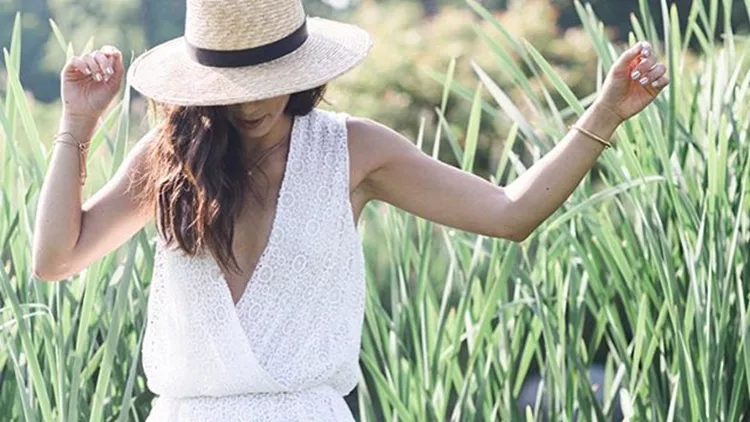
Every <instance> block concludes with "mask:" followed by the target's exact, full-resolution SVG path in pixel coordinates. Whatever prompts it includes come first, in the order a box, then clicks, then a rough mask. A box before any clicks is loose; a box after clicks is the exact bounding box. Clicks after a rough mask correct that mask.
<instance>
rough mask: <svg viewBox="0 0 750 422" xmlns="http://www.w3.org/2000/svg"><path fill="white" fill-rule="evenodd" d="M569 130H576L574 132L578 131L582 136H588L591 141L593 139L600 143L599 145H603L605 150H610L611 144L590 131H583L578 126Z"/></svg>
mask: <svg viewBox="0 0 750 422" xmlns="http://www.w3.org/2000/svg"><path fill="white" fill-rule="evenodd" d="M570 128H571V129H576V130H578V131H580V132H581V133H583V134H584V135H586V136H588V137H589V138H592V139H594V140H596V141H598V142H600V143H601V144H603V145H604V146H605V147H606V148H612V144H611V143H609V142H608V141H607V140H606V139H604V138H602V137H601V136H599V135H597V134H595V133H593V132H591V131H590V130H588V129H584V128H582V127H580V126H578V125H572V126H570Z"/></svg>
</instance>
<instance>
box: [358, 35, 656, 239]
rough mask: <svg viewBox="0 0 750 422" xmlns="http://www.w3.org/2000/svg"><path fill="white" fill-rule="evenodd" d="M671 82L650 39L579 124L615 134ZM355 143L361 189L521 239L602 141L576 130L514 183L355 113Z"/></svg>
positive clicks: (454, 223)
mask: <svg viewBox="0 0 750 422" xmlns="http://www.w3.org/2000/svg"><path fill="white" fill-rule="evenodd" d="M668 84H669V80H668V78H667V76H666V68H665V67H664V65H663V64H661V63H658V61H657V60H656V58H655V57H654V54H653V50H652V48H651V46H650V45H649V44H648V43H638V44H636V45H635V46H633V47H631V48H630V49H628V50H627V51H625V52H624V53H623V54H622V55H621V56H620V57H619V58H618V60H617V61H616V62H615V64H614V65H613V66H612V69H611V70H610V72H609V74H608V76H607V79H606V80H605V83H604V85H603V87H602V89H601V91H600V93H599V95H598V98H597V100H596V102H595V103H594V104H593V105H592V106H591V107H589V109H588V110H586V112H585V113H584V114H583V115H582V116H581V117H580V118H579V120H578V121H577V123H576V125H577V126H578V127H581V128H583V129H584V131H586V132H590V133H591V134H593V135H595V136H599V137H601V138H603V139H605V140H607V139H609V138H610V137H611V136H612V134H613V133H614V131H615V130H616V129H617V127H618V126H619V125H620V124H621V123H622V122H623V121H624V120H626V119H628V118H630V117H632V116H633V115H635V114H637V113H638V112H640V111H641V110H642V109H644V108H645V107H646V106H647V105H648V104H650V103H651V102H652V101H653V100H654V98H655V97H656V95H658V94H659V92H661V90H663V89H664V87H666V86H667V85H668ZM348 128H349V138H350V142H352V143H353V145H354V146H355V148H357V150H358V151H359V152H360V154H361V155H360V156H363V157H366V158H365V160H366V161H367V162H366V163H364V166H365V168H367V169H368V170H367V175H366V176H365V177H364V179H363V181H362V183H361V185H360V190H361V191H362V192H364V194H365V197H366V199H367V200H369V199H377V200H381V201H384V202H387V203H389V204H391V205H394V206H396V207H398V208H401V209H403V210H405V211H407V212H410V213H412V214H414V215H418V216H420V217H422V218H425V219H427V220H431V221H434V222H436V223H439V224H444V225H446V226H450V227H455V228H457V229H461V230H466V231H470V232H473V233H479V234H482V235H486V236H492V237H501V238H506V239H510V240H513V241H517V242H520V241H523V240H524V239H526V238H527V237H528V236H529V235H530V234H531V233H532V232H533V231H534V229H536V228H537V227H538V226H539V225H540V224H541V223H542V222H543V221H544V220H545V219H547V217H549V216H550V215H551V214H552V213H553V212H554V211H555V210H556V209H558V208H559V207H560V206H561V205H562V204H563V202H564V201H565V200H566V199H567V198H568V197H569V196H570V194H571V193H572V192H573V190H574V189H575V188H576V186H577V185H578V183H579V182H580V181H581V179H583V177H584V176H585V175H586V173H587V172H588V171H589V170H590V169H591V167H592V166H593V165H594V164H595V162H596V160H597V158H598V157H599V155H600V154H601V152H602V151H603V149H604V144H603V143H601V142H599V141H597V140H595V139H594V138H593V137H591V136H590V134H586V133H584V131H579V130H571V131H570V132H568V133H567V134H566V135H565V137H563V139H562V140H561V141H560V142H559V143H558V144H557V145H556V146H555V147H554V148H553V149H552V151H550V152H549V153H548V154H546V155H545V156H544V157H543V158H542V159H541V160H539V161H538V162H537V163H535V164H534V165H533V166H531V167H530V168H529V169H528V170H527V171H526V172H524V173H523V174H521V175H520V176H519V177H518V178H517V179H516V180H514V181H513V182H512V183H511V184H509V185H508V186H505V187H502V186H496V185H494V184H492V183H490V182H489V181H487V180H484V179H482V178H481V177H479V176H476V175H474V174H471V173H468V172H465V171H462V170H460V169H458V168H455V167H453V166H450V165H448V164H445V163H443V162H441V161H438V160H435V159H433V158H432V157H430V156H429V155H427V154H425V153H423V152H422V151H421V150H419V149H418V148H417V147H416V146H415V145H414V144H413V143H411V142H410V141H409V140H408V139H406V138H405V137H403V136H402V135H400V134H398V133H397V132H395V131H393V130H391V129H389V128H387V127H385V126H383V125H380V124H378V123H376V122H373V121H371V120H367V119H351V120H350V121H349V124H348Z"/></svg>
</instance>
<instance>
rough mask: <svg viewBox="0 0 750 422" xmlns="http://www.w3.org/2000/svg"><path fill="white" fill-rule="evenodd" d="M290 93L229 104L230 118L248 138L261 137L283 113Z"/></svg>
mask: <svg viewBox="0 0 750 422" xmlns="http://www.w3.org/2000/svg"><path fill="white" fill-rule="evenodd" d="M289 97H290V95H288V94H287V95H281V96H278V97H272V98H266V99H264V100H258V101H251V102H247V103H241V104H232V105H229V106H228V108H229V112H230V113H229V114H230V120H231V121H232V123H233V124H234V126H235V127H236V128H237V129H238V130H239V131H240V132H242V133H243V134H244V135H245V136H246V137H248V138H261V137H263V136H265V135H267V134H268V133H269V132H270V131H271V128H273V127H274V125H275V124H276V123H277V122H278V121H279V118H280V117H281V116H282V115H283V114H284V109H285V108H286V105H287V103H288V102H289Z"/></svg>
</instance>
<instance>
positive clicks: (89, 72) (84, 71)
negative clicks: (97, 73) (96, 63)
mask: <svg viewBox="0 0 750 422" xmlns="http://www.w3.org/2000/svg"><path fill="white" fill-rule="evenodd" d="M83 73H85V74H87V75H90V74H91V70H89V68H88V67H87V68H85V69H83Z"/></svg>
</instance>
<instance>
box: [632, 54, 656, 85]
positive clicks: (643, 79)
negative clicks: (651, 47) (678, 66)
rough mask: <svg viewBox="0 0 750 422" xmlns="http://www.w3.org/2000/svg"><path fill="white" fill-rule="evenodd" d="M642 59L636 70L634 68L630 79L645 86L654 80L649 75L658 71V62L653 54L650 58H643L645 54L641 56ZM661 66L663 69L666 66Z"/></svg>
mask: <svg viewBox="0 0 750 422" xmlns="http://www.w3.org/2000/svg"><path fill="white" fill-rule="evenodd" d="M641 57H642V58H641V61H640V62H639V63H638V64H637V65H636V66H635V68H633V71H632V72H631V73H630V77H631V78H632V79H633V80H634V81H638V83H640V84H641V85H644V86H645V85H646V84H648V83H649V82H651V81H653V80H654V79H653V78H651V79H650V78H649V73H650V72H652V71H654V70H655V69H656V66H657V62H656V58H655V57H654V56H653V54H651V55H648V56H643V54H641ZM661 66H662V67H663V66H664V65H661ZM659 76H661V75H659Z"/></svg>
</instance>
